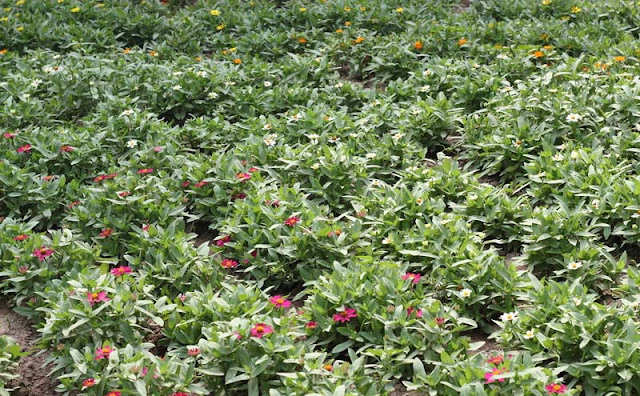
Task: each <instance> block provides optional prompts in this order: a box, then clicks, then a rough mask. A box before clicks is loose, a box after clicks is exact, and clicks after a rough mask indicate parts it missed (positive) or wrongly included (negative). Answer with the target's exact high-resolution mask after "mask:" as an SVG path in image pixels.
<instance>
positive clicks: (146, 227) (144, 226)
mask: <svg viewBox="0 0 640 396" xmlns="http://www.w3.org/2000/svg"><path fill="white" fill-rule="evenodd" d="M141 228H142V231H149V224H143V225H142V227H141Z"/></svg>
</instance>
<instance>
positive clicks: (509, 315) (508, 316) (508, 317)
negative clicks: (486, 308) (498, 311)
mask: <svg viewBox="0 0 640 396" xmlns="http://www.w3.org/2000/svg"><path fill="white" fill-rule="evenodd" d="M516 319H518V313H517V312H505V313H503V314H502V315H500V320H502V321H503V322H510V321H514V320H516Z"/></svg>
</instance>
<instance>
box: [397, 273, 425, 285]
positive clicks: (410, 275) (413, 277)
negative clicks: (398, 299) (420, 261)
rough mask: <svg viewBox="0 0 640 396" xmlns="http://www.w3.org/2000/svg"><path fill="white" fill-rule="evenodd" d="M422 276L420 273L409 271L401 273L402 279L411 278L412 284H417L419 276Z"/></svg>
mask: <svg viewBox="0 0 640 396" xmlns="http://www.w3.org/2000/svg"><path fill="white" fill-rule="evenodd" d="M421 277H422V275H420V274H414V273H411V272H407V273H406V274H404V275H402V280H408V279H411V282H412V283H413V284H417V283H418V282H420V278H421Z"/></svg>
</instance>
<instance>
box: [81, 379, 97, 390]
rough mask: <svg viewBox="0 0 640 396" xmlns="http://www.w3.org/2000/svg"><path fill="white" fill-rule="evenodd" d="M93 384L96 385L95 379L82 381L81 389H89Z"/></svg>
mask: <svg viewBox="0 0 640 396" xmlns="http://www.w3.org/2000/svg"><path fill="white" fill-rule="evenodd" d="M95 384H96V380H95V378H87V379H86V380H84V381H82V387H83V388H91V387H92V386H94V385H95Z"/></svg>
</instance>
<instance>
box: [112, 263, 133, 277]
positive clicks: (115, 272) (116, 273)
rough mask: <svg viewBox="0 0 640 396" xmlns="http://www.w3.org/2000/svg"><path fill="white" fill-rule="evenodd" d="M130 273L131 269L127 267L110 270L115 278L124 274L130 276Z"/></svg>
mask: <svg viewBox="0 0 640 396" xmlns="http://www.w3.org/2000/svg"><path fill="white" fill-rule="evenodd" d="M130 273H131V267H130V266H128V265H126V266H120V267H116V268H114V269H112V270H111V274H113V275H114V276H116V277H119V276H122V275H125V274H130Z"/></svg>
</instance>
